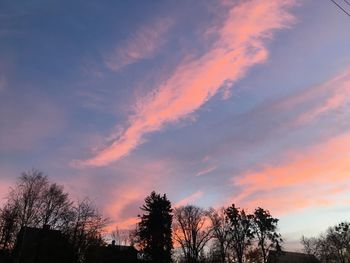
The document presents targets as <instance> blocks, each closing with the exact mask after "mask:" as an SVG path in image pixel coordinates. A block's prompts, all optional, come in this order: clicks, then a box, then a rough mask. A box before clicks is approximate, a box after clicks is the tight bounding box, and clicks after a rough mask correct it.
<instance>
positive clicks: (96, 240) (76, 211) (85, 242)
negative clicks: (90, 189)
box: [63, 199, 107, 262]
mask: <svg viewBox="0 0 350 263" xmlns="http://www.w3.org/2000/svg"><path fill="white" fill-rule="evenodd" d="M69 217H70V218H69V220H68V224H67V225H66V228H65V229H63V231H64V233H65V234H66V235H67V237H68V238H69V241H70V243H71V244H72V246H73V247H74V251H75V262H83V261H84V259H85V257H86V253H87V251H88V249H89V247H91V246H99V245H104V241H103V239H102V232H103V228H104V227H105V226H106V223H107V219H105V218H104V217H102V215H101V214H100V213H99V212H98V210H97V209H96V208H95V207H94V205H93V204H92V203H91V201H90V200H88V199H85V200H83V201H81V202H78V204H77V205H76V206H74V207H73V208H72V210H71V213H70V215H69Z"/></svg>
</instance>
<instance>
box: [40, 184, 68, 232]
mask: <svg viewBox="0 0 350 263" xmlns="http://www.w3.org/2000/svg"><path fill="white" fill-rule="evenodd" d="M42 191H43V193H42V195H41V200H42V201H41V202H42V205H41V207H40V213H39V222H40V223H41V225H42V226H45V225H50V226H51V227H53V228H58V229H60V228H61V227H62V225H63V224H65V223H66V220H65V219H66V217H67V214H68V213H69V211H70V209H71V206H72V202H71V201H70V200H69V196H68V193H65V192H64V191H63V186H60V185H57V184H56V183H52V184H50V185H49V186H48V187H45V188H44V189H43V190H42Z"/></svg>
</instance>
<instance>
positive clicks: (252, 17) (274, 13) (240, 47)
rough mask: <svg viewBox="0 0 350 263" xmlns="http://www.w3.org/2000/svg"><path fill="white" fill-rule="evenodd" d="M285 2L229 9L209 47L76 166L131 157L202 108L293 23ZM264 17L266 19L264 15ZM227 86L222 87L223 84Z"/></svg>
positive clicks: (270, 1)
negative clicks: (151, 135) (150, 135)
mask: <svg viewBox="0 0 350 263" xmlns="http://www.w3.org/2000/svg"><path fill="white" fill-rule="evenodd" d="M292 4H294V1H289V0H286V1H284V0H274V1H273V0H268V1H244V2H243V3H241V4H239V5H237V6H235V7H233V8H232V9H231V10H230V11H229V12H228V16H227V18H226V20H225V22H224V24H223V26H222V27H221V28H218V30H217V32H218V37H217V39H218V40H217V41H216V42H215V44H214V45H213V46H212V48H211V49H210V50H209V51H207V52H206V53H205V54H204V55H203V56H202V57H200V58H198V59H192V60H186V61H184V62H183V63H182V64H181V65H180V66H178V68H177V69H176V70H175V72H174V73H173V74H172V75H171V77H170V78H169V79H168V80H166V81H165V82H164V83H162V84H161V85H160V86H159V87H158V88H157V89H156V90H154V91H153V92H152V93H151V94H149V96H147V97H143V98H140V99H139V102H138V103H137V106H136V107H135V113H134V114H133V115H132V116H131V117H130V118H129V125H128V127H127V128H126V129H125V130H124V132H123V133H122V134H121V135H120V136H119V137H118V138H117V139H116V140H115V141H114V142H113V143H112V144H111V145H109V146H108V147H106V148H105V149H103V150H102V151H100V152H99V153H97V155H96V156H94V157H92V158H91V159H88V160H86V161H82V162H79V163H78V165H80V166H84V165H85V166H104V165H107V164H109V163H111V162H113V161H116V160H118V159H120V158H122V157H123V156H125V155H127V154H129V153H130V152H131V151H132V150H133V149H135V148H136V147H137V146H138V145H140V144H142V143H143V141H144V139H143V138H144V135H145V134H147V133H150V132H154V131H158V130H160V129H162V128H163V127H164V126H165V125H166V124H169V123H174V122H176V121H179V120H181V119H183V118H185V117H188V116H189V115H190V114H191V113H193V112H194V111H196V110H197V109H198V108H200V107H201V106H202V105H203V104H204V103H206V102H207V101H208V100H209V99H210V98H211V97H213V96H214V95H215V94H216V93H217V92H218V91H219V90H220V89H221V88H222V87H223V85H224V84H225V83H226V84H227V82H229V83H231V84H232V83H233V82H235V81H237V80H238V79H240V78H242V77H243V76H244V75H245V74H246V72H247V70H248V69H249V68H251V67H252V66H254V65H256V64H258V63H262V62H264V61H265V60H266V59H267V55H268V51H267V49H266V40H268V39H270V38H271V36H272V33H273V31H274V30H277V29H281V28H285V27H287V26H289V25H290V24H291V23H292V22H293V17H292V16H291V15H290V14H289V13H288V12H287V10H286V9H287V8H288V7H290V6H291V5H292ZM267 14H268V15H267ZM224 86H225V85H224Z"/></svg>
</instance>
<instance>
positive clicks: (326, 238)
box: [301, 222, 350, 263]
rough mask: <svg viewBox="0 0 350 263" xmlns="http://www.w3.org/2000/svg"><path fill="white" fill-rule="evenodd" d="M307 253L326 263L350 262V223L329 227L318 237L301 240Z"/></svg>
mask: <svg viewBox="0 0 350 263" xmlns="http://www.w3.org/2000/svg"><path fill="white" fill-rule="evenodd" d="M301 243H302V244H303V246H304V251H305V253H307V254H309V255H314V256H315V257H316V258H317V259H319V260H320V261H321V262H324V263H338V262H339V263H349V262H350V223H348V222H341V223H339V224H337V225H335V226H332V227H329V228H328V229H327V230H326V231H325V232H324V233H321V234H320V235H319V236H317V237H309V238H307V237H305V236H303V237H302V238H301Z"/></svg>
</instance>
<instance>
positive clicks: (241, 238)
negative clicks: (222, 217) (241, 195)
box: [225, 204, 254, 263]
mask: <svg viewBox="0 0 350 263" xmlns="http://www.w3.org/2000/svg"><path fill="white" fill-rule="evenodd" d="M225 213H226V216H227V218H226V219H227V221H228V222H229V225H230V228H229V233H230V235H229V237H230V239H231V242H230V243H231V246H232V248H233V250H234V253H235V256H236V259H237V262H238V263H243V258H244V255H245V254H246V251H247V248H248V247H249V246H250V245H251V242H252V240H253V238H254V232H253V231H254V229H253V219H254V216H253V215H249V214H246V213H245V211H244V210H243V209H242V210H240V209H239V208H237V207H235V205H234V204H232V205H231V206H230V207H228V208H227V209H226V210H225Z"/></svg>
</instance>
